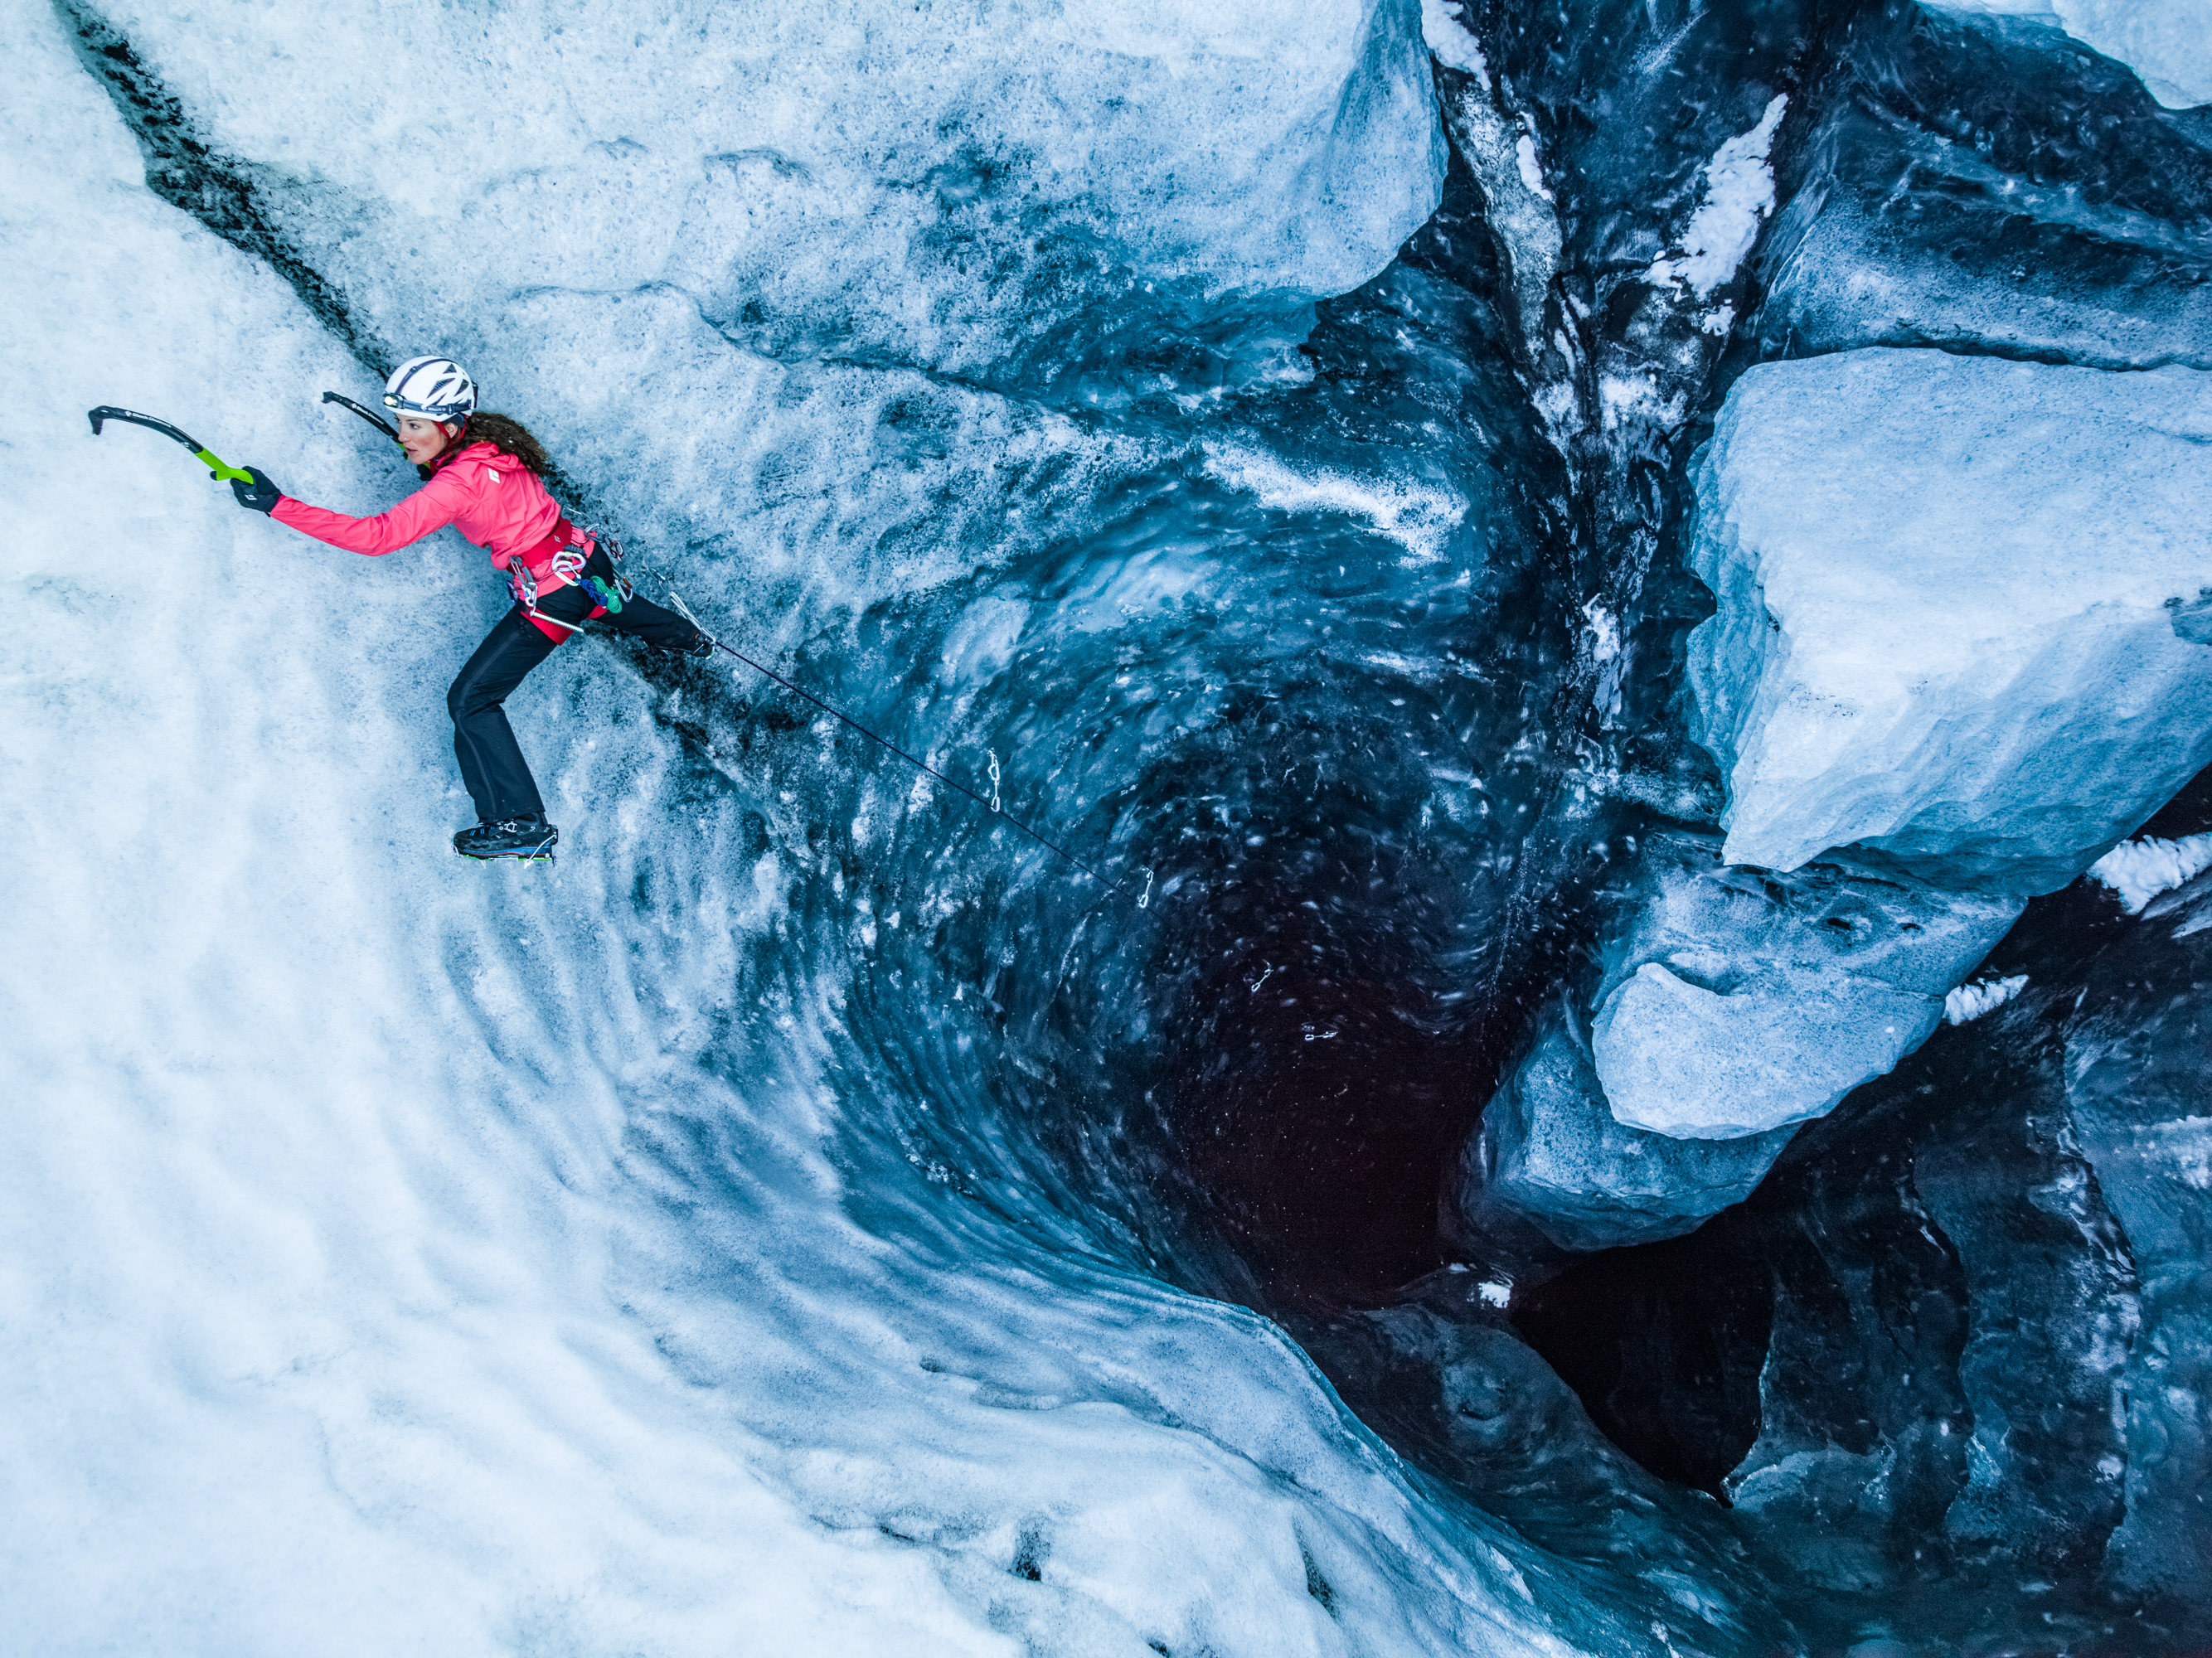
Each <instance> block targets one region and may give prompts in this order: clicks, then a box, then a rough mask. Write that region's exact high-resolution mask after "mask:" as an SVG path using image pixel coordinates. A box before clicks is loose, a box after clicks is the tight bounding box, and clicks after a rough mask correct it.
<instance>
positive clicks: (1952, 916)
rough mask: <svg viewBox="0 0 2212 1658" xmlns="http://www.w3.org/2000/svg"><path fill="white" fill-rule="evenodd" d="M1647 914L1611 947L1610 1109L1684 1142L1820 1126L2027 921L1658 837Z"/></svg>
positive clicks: (1893, 882)
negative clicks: (1728, 857) (1777, 868)
mask: <svg viewBox="0 0 2212 1658" xmlns="http://www.w3.org/2000/svg"><path fill="white" fill-rule="evenodd" d="M1641 856H1642V866H1641V867H1642V873H1641V876H1640V879H1641V880H1642V881H1643V882H1644V883H1645V884H1647V886H1646V891H1647V896H1645V898H1644V902H1643V903H1642V904H1641V905H1640V906H1639V907H1638V908H1637V909H1636V910H1635V912H1634V914H1633V915H1632V919H1631V920H1629V921H1628V923H1627V925H1626V927H1625V928H1624V929H1623V931H1622V932H1620V934H1618V935H1617V936H1615V937H1613V938H1609V939H1608V940H1607V944H1606V945H1605V947H1604V948H1605V957H1606V963H1607V967H1606V974H1605V977H1604V979H1603V981H1601V984H1600V986H1599V987H1598V991H1597V994H1596V999H1595V1015H1594V1017H1593V1019H1592V1025H1591V1042H1590V1046H1591V1049H1592V1052H1593V1054H1594V1055H1595V1060H1596V1066H1597V1076H1598V1080H1599V1083H1600V1084H1601V1086H1602V1087H1603V1089H1604V1090H1605V1097H1606V1099H1607V1102H1608V1103H1609V1104H1610V1106H1611V1108H1612V1111H1613V1115H1614V1116H1615V1117H1617V1118H1619V1119H1620V1121H1622V1122H1624V1123H1626V1124H1629V1125H1630V1126H1632V1127H1638V1128H1646V1129H1650V1130H1652V1131H1653V1132H1655V1133H1662V1134H1671V1135H1674V1136H1675V1137H1677V1138H1681V1139H1730V1138H1733V1137H1735V1136H1738V1135H1743V1134H1759V1133H1765V1131H1766V1130H1768V1129H1771V1128H1778V1127H1783V1126H1784V1124H1788V1123H1794V1122H1802V1121H1804V1120H1805V1119H1807V1118H1808V1117H1816V1116H1820V1115H1821V1114H1824V1113H1826V1112H1827V1111H1828V1110H1830V1109H1831V1108H1833V1107H1834V1105H1835V1104H1836V1102H1838V1100H1840V1099H1842V1098H1843V1096H1844V1095H1845V1094H1846V1093H1848V1092H1850V1090H1852V1089H1853V1088H1856V1087H1857V1086H1858V1084H1861V1083H1863V1082H1864V1081H1866V1080H1867V1079H1868V1078H1871V1077H1876V1076H1880V1075H1881V1074H1882V1073H1883V1072H1886V1071H1887V1070H1888V1069H1889V1068H1890V1067H1891V1066H1893V1065H1894V1064H1896V1063H1897V1061H1898V1060H1899V1059H1900V1058H1902V1057H1903V1056H1904V1055H1905V1054H1908V1053H1910V1052H1911V1050H1912V1049H1913V1048H1917V1047H1918V1046H1919V1044H1920V1042H1922V1040H1923V1039H1924V1038H1925V1037H1926V1036H1927V1035H1928V1033H1929V1031H1931V1030H1933V1029H1935V1028H1936V1020H1937V1019H1938V1018H1940V1017H1942V1011H1943V998H1944V995H1945V993H1947V992H1948V991H1949V990H1950V989H1951V987H1953V986H1954V985H1955V984H1957V983H1958V982H1959V981H1960V980H1961V979H1963V978H1964V977H1966V975H1967V974H1968V973H1969V972H1971V971H1972V969H1973V968H1974V966H1975V965H1976V964H1977V963H1978V962H1980V960H1981V959H1982V957H1984V956H1985V955H1987V954H1988V953H1989V950H1990V945H1992V944H1996V941H1997V940H1998V939H1999V938H2002V937H2003V936H2004V934H2005V932H2006V931H2007V930H2008V929H2009V928H2010V927H2011V926H2012V924H2013V922H2014V921H2015V920H2016V919H2017V918H2018V916H2019V914H2020V905H2019V904H2017V903H2015V902H2007V901H2004V900H2002V899H1990V898H1981V897H1976V896H1970V895H1957V894H1951V893H1946V892H1942V891H1938V890H1934V889H1931V888H1929V887H1926V886H1924V885H1922V884H1919V883H1917V882H1912V881H1908V880H1901V879H1897V878H1884V877H1883V876H1882V875H1881V873H1879V872H1873V871H1869V870H1864V869H1855V868H1852V867H1851V866H1850V865H1848V864H1844V865H1836V864H1815V865H1810V866H1808V867H1806V868H1804V869H1801V870H1799V871H1797V872H1795V873H1793V874H1790V875H1780V874H1775V873H1771V872H1765V871H1760V870H1747V869H1731V868H1729V867H1728V866H1726V865H1723V864H1722V863H1721V862H1720V861H1719V859H1718V857H1717V854H1716V849H1715V848H1714V847H1712V846H1711V844H1710V843H1709V842H1707V841H1704V840H1702V839H1700V838H1699V837H1693V836H1690V835H1661V836H1654V837H1652V838H1650V839H1649V840H1647V841H1645V842H1644V847H1643V848H1642V853H1641Z"/></svg>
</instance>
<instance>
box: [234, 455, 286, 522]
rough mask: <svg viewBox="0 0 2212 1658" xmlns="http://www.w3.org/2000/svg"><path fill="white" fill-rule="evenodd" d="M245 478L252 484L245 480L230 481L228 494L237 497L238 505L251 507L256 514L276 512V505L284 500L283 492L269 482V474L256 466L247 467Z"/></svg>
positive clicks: (235, 479)
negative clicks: (250, 480)
mask: <svg viewBox="0 0 2212 1658" xmlns="http://www.w3.org/2000/svg"><path fill="white" fill-rule="evenodd" d="M246 477H249V478H252V480H253V482H252V483H247V482H246V478H233V479H231V481H230V493H231V494H233V495H236V496H237V497H238V504H239V505H240V506H241V507H252V509H253V510H254V511H255V512H257V513H270V512H274V511H276V503H277V502H278V501H282V500H283V498H284V492H283V490H282V489H278V488H277V487H276V485H275V484H273V483H270V481H269V474H268V473H266V472H264V471H262V470H261V469H260V468H259V467H258V466H249V467H247V468H246Z"/></svg>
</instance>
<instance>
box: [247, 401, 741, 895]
mask: <svg viewBox="0 0 2212 1658" xmlns="http://www.w3.org/2000/svg"><path fill="white" fill-rule="evenodd" d="M384 406H385V407H386V408H387V409H389V410H392V414H393V416H394V417H395V418H396V419H397V420H398V422H399V446H400V447H401V448H402V449H404V450H405V451H406V452H407V459H410V460H411V461H413V462H414V463H415V466H416V471H419V472H420V473H422V477H424V478H425V479H426V480H427V482H426V483H424V484H423V486H422V488H421V489H417V490H416V492H415V493H414V494H413V495H410V496H408V497H407V499H406V500H404V501H401V502H400V503H399V505H398V506H397V507H393V508H392V510H391V511H390V512H388V513H379V514H378V515H377V516H376V517H374V518H348V517H347V516H346V515H345V514H344V513H333V512H329V511H326V510H325V508H323V507H310V506H308V505H307V502H306V501H296V500H295V499H293V498H292V497H291V496H289V495H285V494H284V493H283V492H282V491H281V490H279V489H277V488H276V485H275V484H274V483H270V481H269V478H268V477H267V475H266V474H264V473H263V472H261V471H258V470H257V469H255V468H253V467H247V468H246V471H247V472H248V473H250V474H251V475H252V480H253V481H252V483H242V482H240V481H239V480H236V479H233V480H232V482H231V486H230V488H231V492H232V493H233V494H234V495H236V496H237V497H238V499H239V503H240V505H241V506H246V507H252V508H253V509H254V510H255V511H256V512H261V513H268V514H269V516H270V517H271V518H273V519H276V521H277V522H278V523H279V524H286V525H290V526H291V527H292V528H293V529H295V530H297V531H300V532H301V533H302V534H303V535H310V536H313V537H315V538H316V539H317V540H318V541H327V542H329V543H330V544H331V545H332V546H334V547H343V548H346V549H348V550H350V551H353V552H356V553H367V554H369V555H371V556H374V555H376V554H380V553H389V552H395V551H397V550H398V549H400V548H402V547H405V546H408V545H410V544H412V543H415V542H417V541H420V540H422V537H425V536H427V535H429V534H431V533H433V532H434V531H437V530H440V529H442V528H444V527H445V526H446V525H448V524H450V525H453V527H454V528H455V529H456V530H459V531H460V532H461V534H462V535H464V536H465V537H467V538H468V539H469V540H470V541H471V542H473V543H475V544H477V546H479V547H483V548H487V549H489V551H490V553H491V562H492V568H494V569H495V570H504V571H505V572H506V573H507V584H508V586H510V587H511V588H513V592H514V608H513V610H509V611H508V612H507V614H506V615H505V616H501V618H500V620H499V624H498V625H497V626H496V627H495V628H494V629H492V630H491V632H490V633H489V634H488V635H485V636H484V641H483V644H481V645H479V646H477V650H476V654H475V655H474V656H471V658H470V659H468V661H467V662H466V663H465V664H464V665H463V666H462V668H461V671H460V673H459V676H458V677H456V678H455V679H454V681H453V689H450V690H448V691H447V693H446V708H447V711H448V712H450V713H451V714H453V756H454V758H456V759H457V760H459V762H460V765H461V780H462V781H463V782H465V783H466V784H467V785H468V789H469V798H470V799H472V800H473V801H475V802H476V808H477V817H478V819H480V820H481V821H479V822H478V823H477V826H476V827H475V828H474V829H463V830H462V831H461V832H460V833H459V834H458V835H455V836H453V850H454V851H456V852H458V853H461V854H462V856H464V857H467V858H498V857H504V856H512V855H516V854H525V855H526V854H529V853H538V852H546V851H550V850H551V848H552V847H553V844H554V842H555V841H557V840H559V839H560V831H559V830H558V829H555V828H554V827H553V825H552V824H550V823H547V822H546V821H545V803H544V800H543V799H541V798H540V797H539V795H538V784H537V782H536V780H534V779H533V778H532V776H531V774H530V767H529V765H528V764H527V763H526V762H525V761H524V760H523V757H522V750H521V747H520V745H519V744H517V743H516V742H515V740H514V731H513V727H512V726H509V725H508V724H507V709H506V708H505V703H506V701H507V694H508V693H509V692H511V691H513V689H514V688H515V687H516V686H518V685H520V683H522V681H523V679H524V677H526V675H527V674H528V673H529V672H530V671H531V670H532V668H534V667H536V666H537V665H538V664H539V663H541V662H543V661H544V659H546V658H547V657H549V656H550V655H551V654H552V653H553V648H554V647H555V646H556V645H558V644H559V643H560V642H561V641H562V640H564V639H566V638H567V637H568V635H570V634H572V633H575V632H577V631H579V630H580V629H579V624H580V623H582V622H584V621H585V620H586V619H588V618H592V617H600V618H604V619H605V622H606V623H607V624H608V625H609V626H611V627H612V628H614V629H617V630H618V631H620V632H622V633H626V634H634V635H636V636H637V637H638V638H640V639H642V640H643V641H645V642H646V643H647V644H648V645H655V646H659V647H660V648H662V649H664V650H670V651H681V652H684V653H689V654H691V655H696V656H706V655H708V654H709V653H712V651H713V650H714V641H712V640H711V639H709V638H708V637H707V635H704V634H702V633H701V632H700V631H699V629H697V628H696V627H695V626H693V625H692V624H691V623H689V622H687V621H685V620H684V618H683V617H682V616H677V615H674V614H673V613H671V612H670V611H667V610H662V609H661V608H660V607H659V605H658V604H650V603H648V602H647V601H646V600H645V599H642V598H638V597H637V596H636V595H635V593H633V592H630V591H629V589H628V587H627V586H624V585H623V580H622V578H621V577H620V576H618V575H617V574H616V573H615V569H614V566H613V564H612V562H611V561H610V560H609V558H608V556H607V554H606V551H605V549H603V548H601V547H600V546H599V544H598V543H597V542H596V541H595V540H594V539H593V538H592V537H591V536H590V535H588V534H586V532H585V531H581V530H579V529H577V528H576V527H575V526H574V525H572V524H570V523H569V522H568V519H567V518H566V517H565V516H564V515H563V514H562V511H561V509H560V507H557V506H556V505H555V504H554V501H553V497H552V496H551V495H548V494H547V493H546V492H545V484H544V477H545V474H546V472H547V471H548V470H549V463H548V462H547V460H546V458H545V452H544V449H542V448H540V447H539V446H538V440H536V439H535V438H533V437H532V436H531V435H530V434H529V433H528V432H526V431H525V430H524V429H523V428H522V427H521V425H520V423H518V422H514V421H512V420H509V419H508V418H507V416H504V415H494V414H478V413H477V387H476V382H475V381H473V380H471V379H470V378H469V376H468V373H467V371H466V370H465V369H464V368H462V367H461V366H460V365H459V363H457V362H454V361H452V360H450V359H449V358H446V357H416V358H415V359H413V360H412V361H409V362H404V363H402V364H401V365H400V366H399V367H398V368H396V369H394V370H393V371H392V378H391V379H390V380H386V382H385V386H384Z"/></svg>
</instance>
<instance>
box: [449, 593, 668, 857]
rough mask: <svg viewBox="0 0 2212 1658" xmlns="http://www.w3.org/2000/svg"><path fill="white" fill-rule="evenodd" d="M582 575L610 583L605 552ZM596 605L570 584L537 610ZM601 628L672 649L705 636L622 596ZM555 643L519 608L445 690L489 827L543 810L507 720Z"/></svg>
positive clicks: (562, 611) (464, 767)
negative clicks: (512, 700)
mask: <svg viewBox="0 0 2212 1658" xmlns="http://www.w3.org/2000/svg"><path fill="white" fill-rule="evenodd" d="M584 573H585V574H586V575H593V576H597V577H599V580H602V581H605V582H606V583H608V584H609V585H610V586H611V585H612V584H613V581H614V571H613V568H612V567H611V566H610V565H609V564H608V562H607V556H606V555H605V553H603V552H594V553H593V554H592V556H591V559H590V561H589V562H587V563H586V565H585V566H584ZM597 603H598V600H597V599H596V598H593V597H592V594H591V592H589V591H587V590H586V589H585V588H584V587H581V586H576V585H574V584H571V585H570V586H566V587H562V588H558V589H556V590H555V591H554V592H550V593H548V594H546V595H545V597H544V598H542V599H540V600H538V610H540V611H541V612H542V613H543V614H544V615H545V616H550V617H551V618H552V619H553V620H554V621H556V622H580V621H581V620H582V619H583V618H584V617H585V616H588V615H590V614H591V610H592V606H593V605H594V604H597ZM599 625H600V626H602V627H606V628H611V629H614V630H615V631H616V632H617V633H625V634H632V635H635V636H636V637H638V638H640V639H642V640H643V641H645V642H646V643H647V644H648V645H657V646H659V647H660V648H661V649H663V650H669V651H689V650H695V649H696V648H697V647H698V643H699V641H700V639H701V637H702V635H701V634H700V632H699V630H698V629H696V628H695V627H693V626H692V625H691V624H690V623H688V622H686V621H685V620H684V618H683V617H682V616H678V615H677V614H676V613H675V612H674V611H673V610H662V609H661V608H660V606H659V605H658V604H653V603H652V602H651V601H650V600H648V599H643V598H626V599H624V600H623V607H622V609H621V610H614V611H611V612H609V613H608V614H607V615H605V616H601V617H600V618H599ZM557 642H558V641H555V640H552V639H549V638H547V637H546V635H545V633H544V630H543V629H540V628H539V627H538V624H537V623H534V622H532V620H531V619H530V616H529V613H528V612H527V611H526V610H524V609H523V608H522V606H520V604H518V605H516V606H515V607H514V608H513V610H509V611H508V612H507V614H506V615H505V616H501V618H500V619H499V625H498V626H497V627H495V628H494V629H492V630H491V632H489V634H487V635H484V642H483V644H481V645H479V646H477V649H476V654H475V655H473V656H471V658H470V659H468V661H467V662H466V663H465V664H464V665H462V668H461V671H460V672H459V674H458V675H456V676H455V677H454V679H453V689H451V690H449V691H447V693H446V710H447V713H449V714H452V715H453V757H454V758H455V759H456V760H458V761H459V762H461V780H462V781H463V782H464V783H465V784H467V785H468V788H469V799H471V800H473V801H475V802H476V806H477V817H479V818H481V819H482V820H483V822H485V823H498V822H500V821H501V819H502V818H507V817H527V816H529V815H530V814H532V813H543V812H544V810H545V802H544V799H542V798H540V796H539V795H538V782H537V780H536V779H535V778H533V777H532V776H531V774H530V766H529V764H528V762H526V761H525V760H524V759H523V757H522V748H521V745H520V744H518V743H516V741H515V740H514V728H513V726H509V725H508V724H507V707H506V704H507V695H508V693H509V692H511V691H513V689H514V688H515V687H516V686H517V685H520V683H522V682H523V680H524V679H525V678H526V677H528V675H529V673H530V671H531V670H532V668H534V667H536V666H537V665H538V664H539V663H541V662H543V661H544V659H546V658H547V657H549V656H550V655H552V654H553V647H554V646H555V645H556V643H557Z"/></svg>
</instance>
